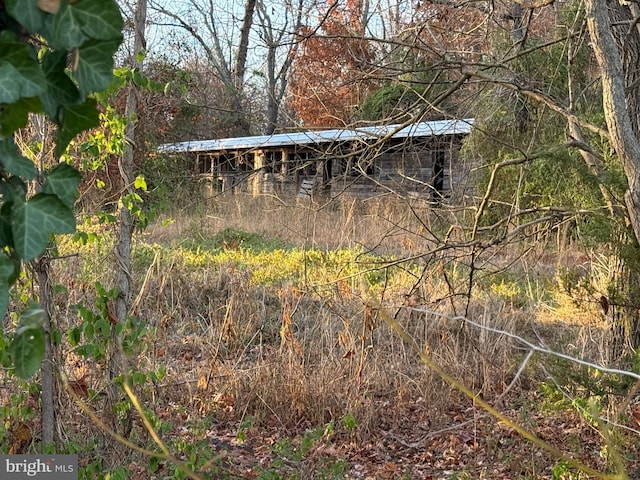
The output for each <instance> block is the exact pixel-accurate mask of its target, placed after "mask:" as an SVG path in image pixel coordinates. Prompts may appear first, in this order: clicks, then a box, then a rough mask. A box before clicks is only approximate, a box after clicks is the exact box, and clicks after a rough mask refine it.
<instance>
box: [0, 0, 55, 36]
mask: <svg viewBox="0 0 640 480" xmlns="http://www.w3.org/2000/svg"><path fill="white" fill-rule="evenodd" d="M4 5H5V7H6V9H7V12H8V13H9V15H11V16H12V17H13V18H14V19H15V20H17V21H18V23H19V24H20V25H22V26H23V27H24V28H26V29H27V30H29V31H30V32H31V33H35V32H37V31H39V30H40V29H41V28H42V24H43V22H44V18H45V15H46V13H45V12H43V11H42V10H40V9H39V8H38V5H37V3H36V2H34V1H26V2H25V1H24V0H5V2H4Z"/></svg>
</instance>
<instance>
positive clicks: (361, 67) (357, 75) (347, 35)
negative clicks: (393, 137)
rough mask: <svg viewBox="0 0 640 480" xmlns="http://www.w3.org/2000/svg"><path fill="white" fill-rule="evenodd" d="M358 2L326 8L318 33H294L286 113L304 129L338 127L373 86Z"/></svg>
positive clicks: (370, 55) (371, 53)
mask: <svg viewBox="0 0 640 480" xmlns="http://www.w3.org/2000/svg"><path fill="white" fill-rule="evenodd" d="M363 32H364V26H363V25H362V21H361V19H360V2H354V1H349V2H347V4H346V6H345V7H338V6H337V5H334V4H333V2H332V3H331V6H330V9H329V11H328V13H327V16H326V19H325V21H324V22H323V24H322V25H321V28H320V29H318V30H317V31H314V30H313V29H312V28H311V27H309V26H305V27H303V28H302V30H301V31H300V33H299V38H300V45H299V47H298V49H297V52H296V54H295V59H294V62H293V68H292V76H291V82H290V92H291V99H290V101H289V106H290V108H291V109H292V110H293V111H294V112H295V113H296V115H297V116H298V117H299V118H300V119H301V120H302V121H303V122H304V124H305V125H306V126H308V127H328V126H340V125H344V123H346V122H348V121H349V120H350V118H349V117H350V114H351V112H352V110H353V108H354V107H355V106H357V105H358V104H359V103H360V102H361V101H362V100H363V99H364V98H366V97H367V95H369V94H370V93H371V92H372V91H373V90H374V89H375V86H376V81H375V80H374V79H373V77H372V75H371V73H372V71H373V68H374V66H373V63H372V62H373V60H374V50H373V45H372V44H371V42H369V41H368V40H366V39H365V38H364V36H363Z"/></svg>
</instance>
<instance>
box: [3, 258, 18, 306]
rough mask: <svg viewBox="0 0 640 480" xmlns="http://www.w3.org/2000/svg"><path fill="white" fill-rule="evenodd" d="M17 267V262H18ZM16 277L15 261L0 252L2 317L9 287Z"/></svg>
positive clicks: (7, 300)
mask: <svg viewBox="0 0 640 480" xmlns="http://www.w3.org/2000/svg"><path fill="white" fill-rule="evenodd" d="M18 268H19V264H18ZM16 277H17V274H16V262H14V261H13V259H11V258H9V256H8V255H7V254H6V253H4V252H0V317H4V314H5V313H6V311H7V307H8V305H9V288H10V287H11V285H12V284H13V282H14V281H15V279H16Z"/></svg>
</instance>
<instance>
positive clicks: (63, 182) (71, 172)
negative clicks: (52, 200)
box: [42, 163, 82, 208]
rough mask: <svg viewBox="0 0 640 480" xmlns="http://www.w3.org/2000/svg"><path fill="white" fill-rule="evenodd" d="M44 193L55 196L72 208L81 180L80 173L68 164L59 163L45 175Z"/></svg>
mask: <svg viewBox="0 0 640 480" xmlns="http://www.w3.org/2000/svg"><path fill="white" fill-rule="evenodd" d="M45 178H46V181H45V184H44V186H43V187H42V191H43V192H44V193H50V194H52V195H56V196H57V197H58V198H59V199H60V200H62V202H63V203H64V204H65V205H66V206H67V207H69V208H73V204H74V203H75V201H76V196H77V193H78V190H77V188H78V185H79V184H80V181H81V180H82V177H81V175H80V172H78V170H76V169H75V168H73V167H72V166H71V165H69V164H68V163H60V164H59V165H57V166H56V167H55V168H54V169H53V170H51V171H50V172H49V173H47V174H46V175H45Z"/></svg>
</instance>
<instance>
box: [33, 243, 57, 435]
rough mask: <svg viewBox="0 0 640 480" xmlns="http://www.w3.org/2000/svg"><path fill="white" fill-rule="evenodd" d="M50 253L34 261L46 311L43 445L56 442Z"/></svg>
mask: <svg viewBox="0 0 640 480" xmlns="http://www.w3.org/2000/svg"><path fill="white" fill-rule="evenodd" d="M49 262H50V258H49V254H48V253H46V252H45V254H44V255H43V256H41V257H40V258H39V259H38V260H37V261H34V262H33V267H34V270H35V271H36V274H37V276H38V294H39V297H40V299H39V303H40V308H42V310H43V311H44V316H43V323H44V361H43V362H42V367H41V370H40V376H41V382H42V445H43V447H46V446H51V445H53V444H54V442H55V425H56V415H55V408H54V404H55V375H54V360H55V358H54V349H53V345H52V344H51V266H50V263H49Z"/></svg>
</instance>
